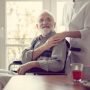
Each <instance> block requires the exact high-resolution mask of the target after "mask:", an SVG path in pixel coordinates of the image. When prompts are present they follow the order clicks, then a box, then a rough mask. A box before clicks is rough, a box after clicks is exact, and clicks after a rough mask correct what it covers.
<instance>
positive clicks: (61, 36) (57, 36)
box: [52, 32, 67, 42]
mask: <svg viewBox="0 0 90 90" xmlns="http://www.w3.org/2000/svg"><path fill="white" fill-rule="evenodd" d="M66 36H67V32H61V33H57V34H55V35H54V36H52V38H54V39H55V40H58V41H59V42H60V41H62V40H63V39H65V38H66Z"/></svg>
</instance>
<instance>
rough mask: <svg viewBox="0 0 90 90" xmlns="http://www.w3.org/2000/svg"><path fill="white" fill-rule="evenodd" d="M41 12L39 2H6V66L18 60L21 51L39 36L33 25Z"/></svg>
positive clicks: (40, 3)
mask: <svg viewBox="0 0 90 90" xmlns="http://www.w3.org/2000/svg"><path fill="white" fill-rule="evenodd" d="M41 11H42V1H41V0H39V1H38V0H36V1H33V0H31V1H7V2H6V52H7V66H8V65H9V64H10V63H11V62H12V60H15V58H16V59H17V58H20V55H21V53H22V50H23V49H24V48H25V47H27V46H28V45H29V44H30V41H31V40H32V38H34V37H35V36H37V35H38V34H39V32H38V30H37V28H36V26H35V25H36V20H37V19H36V18H37V16H38V14H39V13H40V12H41Z"/></svg>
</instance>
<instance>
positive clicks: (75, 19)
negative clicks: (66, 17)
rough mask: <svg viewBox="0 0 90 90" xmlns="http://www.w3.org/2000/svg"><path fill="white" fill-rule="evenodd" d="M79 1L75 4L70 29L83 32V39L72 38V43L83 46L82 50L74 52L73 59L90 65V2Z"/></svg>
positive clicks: (74, 45) (75, 45)
mask: <svg viewBox="0 0 90 90" xmlns="http://www.w3.org/2000/svg"><path fill="white" fill-rule="evenodd" d="M79 1H80V0H78V2H75V4H74V9H73V10H74V12H73V16H72V19H71V21H70V23H69V30H70V31H73V30H79V31H80V32H81V39H78V38H77V39H76V38H73V39H71V45H72V46H73V47H78V48H81V52H72V54H71V59H72V60H74V61H75V62H82V63H84V65H90V40H89V39H90V2H87V1H85V0H83V1H80V2H79Z"/></svg>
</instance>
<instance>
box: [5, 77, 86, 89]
mask: <svg viewBox="0 0 90 90" xmlns="http://www.w3.org/2000/svg"><path fill="white" fill-rule="evenodd" d="M4 90H86V89H85V88H84V87H83V86H82V85H81V84H74V83H73V82H72V80H70V78H68V77H67V76H64V75H49V76H45V75H43V76H41V75H40V76H39V75H25V76H24V75H17V76H13V77H12V78H11V79H10V81H9V82H8V83H7V85H6V86H5V88H4Z"/></svg>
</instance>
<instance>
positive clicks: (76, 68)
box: [71, 63, 83, 82]
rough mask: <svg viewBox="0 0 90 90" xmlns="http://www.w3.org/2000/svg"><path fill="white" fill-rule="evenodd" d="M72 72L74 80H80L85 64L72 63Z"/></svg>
mask: <svg viewBox="0 0 90 90" xmlns="http://www.w3.org/2000/svg"><path fill="white" fill-rule="evenodd" d="M71 74H72V79H73V81H74V82H80V81H81V80H82V76H83V64H82V63H72V64H71Z"/></svg>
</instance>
